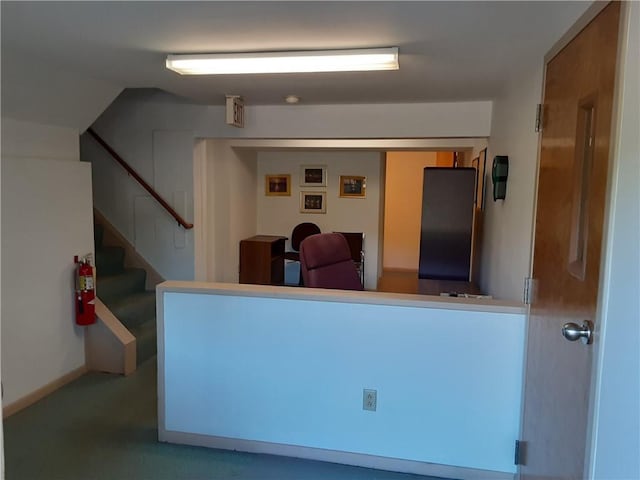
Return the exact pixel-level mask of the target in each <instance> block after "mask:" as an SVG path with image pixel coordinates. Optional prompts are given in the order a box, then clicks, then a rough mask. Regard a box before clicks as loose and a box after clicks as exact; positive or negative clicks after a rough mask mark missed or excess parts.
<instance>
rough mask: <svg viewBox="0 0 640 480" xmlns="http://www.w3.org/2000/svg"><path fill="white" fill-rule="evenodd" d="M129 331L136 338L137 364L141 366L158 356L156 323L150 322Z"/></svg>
mask: <svg viewBox="0 0 640 480" xmlns="http://www.w3.org/2000/svg"><path fill="white" fill-rule="evenodd" d="M129 331H130V332H131V333H132V334H133V336H134V337H136V363H137V364H138V365H140V364H141V363H142V362H144V361H145V360H147V359H149V358H151V357H152V356H154V355H155V354H156V351H157V341H156V321H155V319H154V320H149V321H147V322H144V323H142V324H141V325H138V326H137V327H135V328H132V329H130V330H129Z"/></svg>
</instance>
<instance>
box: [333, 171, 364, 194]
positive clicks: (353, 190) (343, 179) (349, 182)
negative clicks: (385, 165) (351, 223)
mask: <svg viewBox="0 0 640 480" xmlns="http://www.w3.org/2000/svg"><path fill="white" fill-rule="evenodd" d="M366 193H367V177H359V176H356V175H340V196H341V197H345V198H364V197H365V196H366Z"/></svg>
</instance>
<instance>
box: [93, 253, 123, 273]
mask: <svg viewBox="0 0 640 480" xmlns="http://www.w3.org/2000/svg"><path fill="white" fill-rule="evenodd" d="M96 271H97V272H98V275H99V276H100V277H102V276H103V275H115V274H117V273H122V272H123V271H124V248H122V247H102V248H96Z"/></svg>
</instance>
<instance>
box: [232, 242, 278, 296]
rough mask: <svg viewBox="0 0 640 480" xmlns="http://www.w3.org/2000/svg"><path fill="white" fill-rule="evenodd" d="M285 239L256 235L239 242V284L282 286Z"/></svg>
mask: <svg viewBox="0 0 640 480" xmlns="http://www.w3.org/2000/svg"><path fill="white" fill-rule="evenodd" d="M286 239H287V237H280V236H276V235H256V236H254V237H250V238H245V239H244V240H241V241H240V283H255V284H259V285H284V242H285V240H286Z"/></svg>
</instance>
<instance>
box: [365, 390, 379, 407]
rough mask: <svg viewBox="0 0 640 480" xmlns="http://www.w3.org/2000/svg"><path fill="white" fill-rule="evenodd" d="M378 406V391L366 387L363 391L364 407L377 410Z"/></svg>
mask: <svg viewBox="0 0 640 480" xmlns="http://www.w3.org/2000/svg"><path fill="white" fill-rule="evenodd" d="M377 407H378V391H377V390H372V389H370V388H365V389H364V390H363V391H362V409H363V410H369V411H371V412H375V411H376V408H377Z"/></svg>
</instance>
